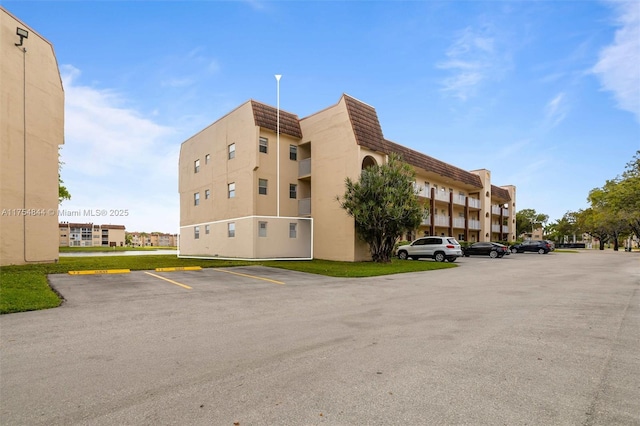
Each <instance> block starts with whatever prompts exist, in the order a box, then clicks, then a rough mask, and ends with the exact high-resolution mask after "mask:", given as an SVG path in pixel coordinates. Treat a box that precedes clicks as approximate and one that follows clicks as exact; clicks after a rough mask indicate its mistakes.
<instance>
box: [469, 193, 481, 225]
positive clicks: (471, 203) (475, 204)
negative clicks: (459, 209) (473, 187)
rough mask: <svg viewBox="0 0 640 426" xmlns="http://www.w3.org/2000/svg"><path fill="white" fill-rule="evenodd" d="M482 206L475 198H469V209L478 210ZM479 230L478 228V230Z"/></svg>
mask: <svg viewBox="0 0 640 426" xmlns="http://www.w3.org/2000/svg"><path fill="white" fill-rule="evenodd" d="M481 206H482V203H481V202H480V200H478V199H477V198H469V207H471V208H472V209H479V208H480V207H481ZM478 229H480V228H478Z"/></svg>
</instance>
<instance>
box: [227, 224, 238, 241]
mask: <svg viewBox="0 0 640 426" xmlns="http://www.w3.org/2000/svg"><path fill="white" fill-rule="evenodd" d="M227 236H228V237H229V238H235V236H236V223H235V222H229V223H228V224H227Z"/></svg>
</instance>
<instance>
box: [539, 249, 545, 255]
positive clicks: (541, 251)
mask: <svg viewBox="0 0 640 426" xmlns="http://www.w3.org/2000/svg"><path fill="white" fill-rule="evenodd" d="M545 253H546V251H545V250H544V249H543V248H541V249H538V254H545Z"/></svg>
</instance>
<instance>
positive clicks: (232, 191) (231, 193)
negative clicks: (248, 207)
mask: <svg viewBox="0 0 640 426" xmlns="http://www.w3.org/2000/svg"><path fill="white" fill-rule="evenodd" d="M227 189H228V192H229V198H233V197H235V196H236V183H235V182H231V183H230V184H228V185H227Z"/></svg>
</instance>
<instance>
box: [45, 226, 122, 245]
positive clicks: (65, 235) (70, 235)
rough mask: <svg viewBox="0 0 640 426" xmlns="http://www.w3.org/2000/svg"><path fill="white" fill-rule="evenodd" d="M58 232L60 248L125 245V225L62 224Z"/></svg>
mask: <svg viewBox="0 0 640 426" xmlns="http://www.w3.org/2000/svg"><path fill="white" fill-rule="evenodd" d="M58 230H59V238H60V242H59V245H60V247H122V246H124V244H125V227H124V225H97V224H93V223H69V222H61V223H60V224H58Z"/></svg>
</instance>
